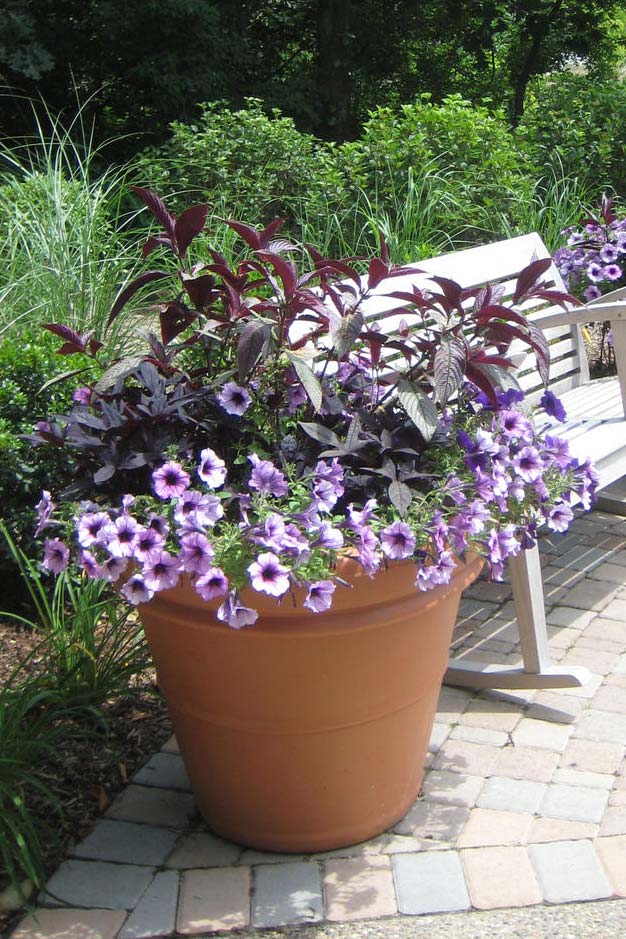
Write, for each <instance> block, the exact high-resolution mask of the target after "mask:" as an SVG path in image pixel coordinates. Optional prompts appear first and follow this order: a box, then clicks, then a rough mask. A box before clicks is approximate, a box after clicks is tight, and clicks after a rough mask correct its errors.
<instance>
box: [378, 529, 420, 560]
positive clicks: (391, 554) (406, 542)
mask: <svg viewBox="0 0 626 939" xmlns="http://www.w3.org/2000/svg"><path fill="white" fill-rule="evenodd" d="M380 541H381V545H382V549H383V554H386V555H387V557H388V558H394V559H396V560H401V559H402V558H408V557H410V556H411V555H412V554H413V551H414V550H415V536H414V535H413V532H412V531H411V529H410V528H409V526H408V525H407V524H406V522H400V521H398V522H393V523H392V524H391V525H388V526H387V528H383V530H382V531H381V533H380Z"/></svg>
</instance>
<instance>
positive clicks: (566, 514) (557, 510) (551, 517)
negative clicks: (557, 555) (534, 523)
mask: <svg viewBox="0 0 626 939" xmlns="http://www.w3.org/2000/svg"><path fill="white" fill-rule="evenodd" d="M573 518H574V513H573V512H572V510H571V509H570V507H569V505H566V503H565V502H561V503H560V504H559V505H556V506H555V507H554V508H553V509H552V510H551V511H550V512H549V514H548V517H547V519H546V521H547V524H548V528H551V529H552V531H567V529H568V527H569V524H570V522H571V521H572V519H573Z"/></svg>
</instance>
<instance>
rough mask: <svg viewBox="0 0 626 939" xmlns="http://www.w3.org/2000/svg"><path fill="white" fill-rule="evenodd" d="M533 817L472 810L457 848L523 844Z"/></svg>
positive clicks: (493, 810)
mask: <svg viewBox="0 0 626 939" xmlns="http://www.w3.org/2000/svg"><path fill="white" fill-rule="evenodd" d="M533 817H534V816H532V815H531V814H529V813H522V812H499V811H497V810H496V809H480V808H476V809H472V811H471V812H470V817H469V818H468V820H467V824H466V825H465V828H464V829H463V831H462V832H461V834H460V836H459V838H458V840H457V847H458V848H480V847H486V846H488V845H509V844H523V843H524V842H525V841H526V837H527V835H528V832H529V831H530V826H531V824H532V822H533Z"/></svg>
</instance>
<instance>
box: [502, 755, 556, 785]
mask: <svg viewBox="0 0 626 939" xmlns="http://www.w3.org/2000/svg"><path fill="white" fill-rule="evenodd" d="M558 762H559V754H558V753H556V751H553V750H541V749H539V748H538V747H505V748H504V749H503V750H501V751H500V753H499V755H498V759H497V760H496V762H495V763H494V766H493V774H494V776H509V777H511V778H512V779H527V780H530V781H534V782H550V780H551V779H552V777H553V775H554V772H555V770H556V767H557V765H558Z"/></svg>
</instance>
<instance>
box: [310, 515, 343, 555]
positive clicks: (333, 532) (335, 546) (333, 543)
mask: <svg viewBox="0 0 626 939" xmlns="http://www.w3.org/2000/svg"><path fill="white" fill-rule="evenodd" d="M343 544H344V541H343V535H342V533H341V531H340V530H339V529H338V528H333V526H332V525H331V523H330V522H322V523H321V525H320V526H319V528H318V530H317V535H316V536H315V538H314V539H313V541H312V542H311V547H314V548H327V549H330V550H331V551H339V549H340V548H343Z"/></svg>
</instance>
